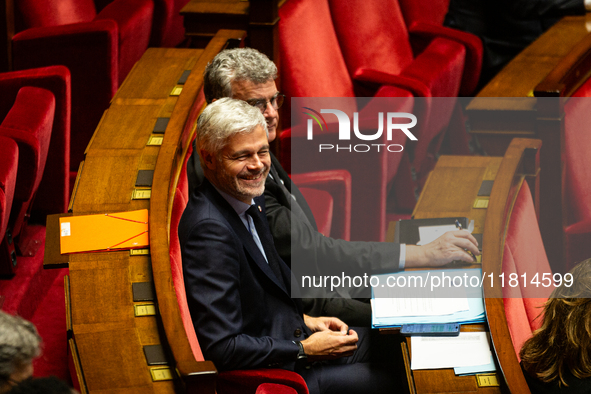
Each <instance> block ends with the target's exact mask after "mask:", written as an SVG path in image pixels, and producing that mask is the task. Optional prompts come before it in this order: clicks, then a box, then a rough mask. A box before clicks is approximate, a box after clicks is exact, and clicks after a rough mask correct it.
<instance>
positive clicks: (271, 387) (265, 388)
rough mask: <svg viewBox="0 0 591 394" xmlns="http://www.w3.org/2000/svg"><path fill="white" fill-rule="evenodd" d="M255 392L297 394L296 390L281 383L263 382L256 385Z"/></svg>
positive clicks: (258, 393) (259, 393)
mask: <svg viewBox="0 0 591 394" xmlns="http://www.w3.org/2000/svg"><path fill="white" fill-rule="evenodd" d="M255 394H297V391H296V390H295V389H293V388H291V387H289V386H284V385H282V384H276V383H263V384H261V385H260V386H259V387H257V391H256V393H255Z"/></svg>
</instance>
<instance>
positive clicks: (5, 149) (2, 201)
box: [0, 136, 18, 274]
mask: <svg viewBox="0 0 591 394" xmlns="http://www.w3.org/2000/svg"><path fill="white" fill-rule="evenodd" d="M17 167H18V146H17V145H16V142H14V140H12V139H10V138H7V137H1V136H0V274H10V273H11V272H12V266H13V265H14V263H15V262H16V254H14V252H13V251H14V247H13V245H12V244H9V241H8V239H7V238H6V229H7V227H8V218H9V217H10V209H11V207H12V199H13V197H14V187H15V184H16V173H17Z"/></svg>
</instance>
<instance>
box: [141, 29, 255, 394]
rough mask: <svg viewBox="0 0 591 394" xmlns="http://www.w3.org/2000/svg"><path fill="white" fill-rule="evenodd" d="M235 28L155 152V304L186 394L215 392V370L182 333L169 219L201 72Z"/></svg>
mask: <svg viewBox="0 0 591 394" xmlns="http://www.w3.org/2000/svg"><path fill="white" fill-rule="evenodd" d="M243 36H244V32H242V31H239V30H220V31H219V32H218V33H217V34H216V36H215V37H214V38H213V39H212V40H211V41H210V43H209V45H208V46H207V48H205V51H204V52H203V54H202V55H201V56H200V57H199V59H198V60H197V62H196V63H195V66H194V67H193V72H191V74H190V75H189V78H188V79H187V81H186V83H185V85H184V87H183V91H182V93H181V95H180V96H179V99H178V101H177V103H176V105H175V107H174V110H173V112H172V115H171V118H170V121H169V123H168V126H167V128H166V134H165V136H164V141H163V143H162V146H161V147H160V151H159V153H158V159H157V162H156V168H155V170H154V179H153V186H152V197H151V199H150V217H149V220H150V254H151V260H152V272H153V276H154V287H155V289H156V297H157V299H158V308H159V313H160V317H161V319H162V326H163V329H164V332H165V334H166V339H167V341H168V345H169V346H170V349H171V352H172V355H173V357H174V360H175V363H176V368H177V369H178V371H179V373H180V375H181V378H182V379H183V382H184V383H185V385H186V386H187V392H199V393H211V394H214V393H215V377H216V375H217V370H216V368H215V366H214V365H213V363H212V362H211V361H197V360H195V356H194V355H193V352H192V350H191V346H190V344H189V339H188V337H187V334H186V332H185V329H184V326H183V321H182V319H181V313H180V309H179V304H178V301H177V298H176V293H175V290H174V287H173V280H172V272H171V265H170V255H169V235H170V217H171V213H172V204H173V201H174V192H175V190H176V186H177V183H178V178H179V175H180V172H181V166H182V165H183V163H184V161H183V160H182V157H183V155H184V154H186V153H187V149H188V141H191V138H190V134H191V133H194V127H193V126H194V123H195V119H196V116H197V113H198V112H200V110H201V109H202V108H203V106H204V102H203V101H202V99H200V97H201V98H202V97H203V96H199V93H200V92H201V90H202V87H203V70H204V69H205V66H206V65H207V64H208V63H209V61H211V60H212V59H213V58H214V57H215V55H217V54H218V53H219V52H220V51H221V50H222V49H224V47H225V46H226V43H227V41H228V40H229V39H232V38H241V37H243Z"/></svg>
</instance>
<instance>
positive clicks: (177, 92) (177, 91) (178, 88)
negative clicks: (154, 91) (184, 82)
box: [170, 85, 183, 96]
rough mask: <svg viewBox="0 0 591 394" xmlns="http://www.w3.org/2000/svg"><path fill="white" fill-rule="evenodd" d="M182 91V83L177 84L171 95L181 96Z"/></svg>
mask: <svg viewBox="0 0 591 394" xmlns="http://www.w3.org/2000/svg"><path fill="white" fill-rule="evenodd" d="M182 91H183V87H182V86H180V85H177V86H175V87H174V88H172V91H171V92H170V95H171V96H180V95H181V92H182Z"/></svg>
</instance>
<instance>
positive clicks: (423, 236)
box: [417, 220, 474, 245]
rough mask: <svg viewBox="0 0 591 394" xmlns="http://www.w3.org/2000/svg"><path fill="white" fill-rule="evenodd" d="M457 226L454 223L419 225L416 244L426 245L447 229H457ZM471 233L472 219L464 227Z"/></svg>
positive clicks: (472, 227)
mask: <svg viewBox="0 0 591 394" xmlns="http://www.w3.org/2000/svg"><path fill="white" fill-rule="evenodd" d="M457 230H458V228H457V227H456V226H455V225H454V224H445V225H441V226H420V227H419V242H417V245H426V244H428V243H429V242H431V241H435V240H436V239H437V238H439V237H441V236H442V235H443V234H445V233H446V232H448V231H457ZM464 230H468V232H470V233H472V231H474V220H471V221H470V224H469V225H468V228H466V229H464Z"/></svg>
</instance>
